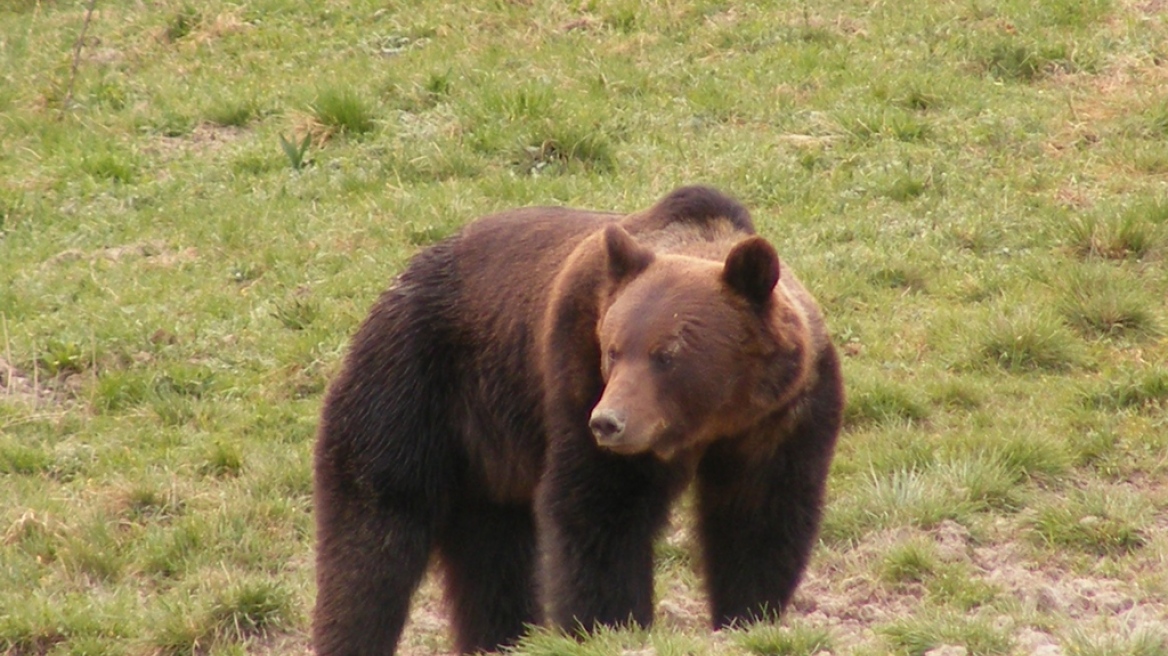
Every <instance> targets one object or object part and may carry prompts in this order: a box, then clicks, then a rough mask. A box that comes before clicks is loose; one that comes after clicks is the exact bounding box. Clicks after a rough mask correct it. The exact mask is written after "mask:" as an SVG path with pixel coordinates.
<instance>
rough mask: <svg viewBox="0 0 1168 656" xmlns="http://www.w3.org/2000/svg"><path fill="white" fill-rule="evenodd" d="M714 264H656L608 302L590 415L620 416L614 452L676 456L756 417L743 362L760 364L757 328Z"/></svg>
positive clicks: (665, 259) (757, 320)
mask: <svg viewBox="0 0 1168 656" xmlns="http://www.w3.org/2000/svg"><path fill="white" fill-rule="evenodd" d="M721 271H722V263H720V262H716V261H713V262H712V261H709V260H701V259H696V258H690V257H683V256H668V255H666V256H660V257H658V258H657V260H655V261H654V262H653V264H651V265H650V266H649V268H648V269H647V270H646V271H644V272H643V273H641V274H640V275H639V276H637V277H636V278H635V279H633V280H632V281H631V282H629V283H628V285H627V286H626V287H625V288H624V289H623V290H622V291H621V292H620V293H619V294H618V295H617V297H616V299H615V301H614V302H613V304H612V305H611V306H610V307H609V308H608V311H607V312H605V314H604V316H603V317H602V319H601V321H600V325H599V338H600V347H601V358H602V362H601V372H602V374H603V376H604V381H605V388H604V392H603V394H602V396H601V398H600V401H599V402H598V403H597V404H596V408H595V409H594V411H593V416H596V415H597V413H600V412H608V413H612V414H613V415H614V416H618V417H620V418H621V420H622V422H623V424H624V430H623V431H622V433H621V434H620V435H619V439H617V440H613V441H611V442H608V443H605V444H602V446H603V447H604V448H607V449H609V450H611V451H614V452H617V453H622V454H637V453H646V452H652V453H653V454H655V455H656V456H657V457H659V458H661V459H662V460H669V459H671V458H673V457H674V456H676V455H677V454H678V453H679V452H681V451H685V450H688V449H690V448H691V447H694V446H697V445H700V444H706V443H708V442H710V441H712V440H714V439H716V438H718V437H719V436H723V435H727V434H731V433H733V432H735V431H736V430H742V429H743V428H744V427H745V425H746V423H747V422H748V421H753V420H754V419H757V416H756V413H754V412H751V408H749V407H743V405H744V404H750V403H751V400H752V399H753V398H754V397H755V396H756V395H755V394H754V393H753V392H754V388H755V387H756V384H757V381H755V380H752V379H750V378H748V375H747V373H746V372H752V371H761V370H764V369H765V366H758V367H756V366H744V361H745V360H750V359H756V358H761V359H770V358H772V357H773V355H774V351H775V349H774V348H768V347H766V346H763V345H766V344H769V343H770V342H769V340H767V339H765V338H760V333H762V332H764V331H766V328H765V326H764V325H763V320H762V319H761V317H760V316H759V315H758V314H757V313H756V311H755V310H753V309H752V308H750V307H749V305H748V303H746V302H745V301H744V300H743V299H741V298H738V297H737V296H735V295H734V294H733V293H732V292H731V291H729V290H728V289H727V288H726V286H725V285H724V283H723V282H722V281H721V278H720V274H721Z"/></svg>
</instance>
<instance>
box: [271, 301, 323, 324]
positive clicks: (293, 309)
mask: <svg viewBox="0 0 1168 656" xmlns="http://www.w3.org/2000/svg"><path fill="white" fill-rule="evenodd" d="M272 316H273V317H275V318H276V319H277V320H278V321H279V322H280V323H281V324H283V325H284V327H285V328H287V329H289V330H304V329H305V328H308V327H309V326H311V325H312V323H313V322H314V321H316V318H317V317H318V316H320V305H319V304H317V303H316V302H315V301H313V300H311V299H303V298H292V299H290V300H288V301H286V302H284V303H281V304H280V305H278V306H277V307H276V310H275V311H274V312H273V313H272Z"/></svg>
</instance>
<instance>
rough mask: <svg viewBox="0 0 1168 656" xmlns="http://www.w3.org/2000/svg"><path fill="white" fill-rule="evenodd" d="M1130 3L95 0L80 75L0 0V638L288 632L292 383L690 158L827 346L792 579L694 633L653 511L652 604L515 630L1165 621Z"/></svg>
mask: <svg viewBox="0 0 1168 656" xmlns="http://www.w3.org/2000/svg"><path fill="white" fill-rule="evenodd" d="M1154 4H1155V3H1150V4H1149V3H1139V2H1116V1H1115V0H1090V1H1087V2H1074V1H1072V0H1040V1H1038V2H1022V1H1021V0H978V1H976V2H969V1H966V0H939V1H937V2H929V3H887V2H886V3H871V2H860V1H858V0H830V1H829V2H821V3H809V2H802V3H777V2H764V3H758V4H741V3H739V4H735V3H728V2H723V1H720V0H695V1H693V2H688V3H680V4H679V3H656V4H654V3H648V4H646V3H633V2H628V1H625V0H596V1H593V2H582V3H530V2H495V1H493V0H482V1H478V0H472V1H471V2H466V3H418V2H414V3H409V2H407V3H389V4H387V3H384V2H375V1H373V0H332V1H330V2H325V3H297V2H292V1H291V0H262V1H261V2H254V3H242V4H241V3H229V2H224V1H222V0H209V1H208V2H201V3H193V2H189V1H186V0H159V1H158V2H153V3H149V6H144V5H142V4H141V3H126V2H123V3H116V2H98V3H97V5H96V7H97V11H96V12H95V13H94V15H93V18H92V21H91V23H90V25H89V27H88V29H87V34H86V38H85V40H84V41H83V42H82V49H81V51H80V57H79V59H78V62H77V68H76V74H75V76H74V73H73V70H72V69H73V66H72V64H73V46H74V44H75V42H76V40H77V37H78V34H79V32H80V30H81V27H82V24H83V22H84V19H85V3H82V2H73V3H62V2H55V3H54V2H36V1H34V0H15V1H12V2H0V35H3V37H2V38H0V139H2V141H3V145H4V147H3V148H2V149H0V499H4V503H3V504H0V654H53V655H54V656H56V655H59V654H122V653H148V654H196V653H197V654H242V653H260V654H276V653H301V652H303V651H304V649H305V648H306V645H307V631H308V626H309V616H310V611H311V607H312V600H313V595H314V590H313V583H312V581H313V571H312V546H313V536H312V514H311V511H312V508H311V465H310V463H311V449H312V440H313V435H314V430H315V426H316V420H317V419H316V418H317V414H318V412H319V407H320V400H321V396H322V394H323V392H324V389H325V387H326V385H327V383H328V381H329V380H330V379H331V377H332V376H333V375H335V373H336V371H337V368H338V366H339V363H340V359H341V358H342V357H343V353H344V349H345V345H346V341H347V339H348V337H349V335H351V334H352V332H353V331H354V329H355V328H356V326H357V325H358V323H359V322H360V321H361V319H362V317H363V316H364V314H365V312H366V311H367V309H368V307H369V306H370V304H371V303H372V302H373V301H374V299H376V297H377V295H378V294H379V293H380V292H381V291H382V289H384V287H385V286H386V284H387V283H388V281H389V280H390V279H391V278H392V276H393V275H394V274H395V273H397V272H398V271H400V270H401V268H402V267H403V266H404V265H405V263H406V262H407V260H408V258H409V257H410V256H411V255H412V254H414V253H416V252H417V251H418V250H419V249H420V248H422V247H424V246H426V245H428V244H431V243H434V242H436V241H438V240H440V239H442V238H444V237H446V236H448V235H450V234H452V233H454V232H455V231H457V230H458V229H459V228H460V227H461V226H462V225H464V224H465V223H466V222H467V221H469V220H471V219H472V218H473V217H476V216H479V215H482V214H486V213H489V212H494V211H498V210H501V209H505V208H509V207H515V206H520V205H555V204H568V205H575V206H585V207H594V208H599V209H611V210H619V211H633V210H637V209H641V208H643V207H645V206H647V205H648V204H650V203H652V202H653V201H654V200H656V199H657V198H659V197H660V196H661V195H662V194H663V193H665V192H667V191H668V190H670V189H671V188H673V187H675V186H677V185H681V184H687V183H706V184H713V185H716V186H719V187H722V188H724V189H725V190H726V191H728V192H730V193H732V194H733V195H735V196H737V197H739V198H740V199H741V200H742V201H744V202H745V203H746V204H747V205H748V206H749V207H750V209H751V211H752V212H753V215H754V217H755V220H756V223H757V225H758V228H759V230H760V232H762V233H763V234H764V235H765V236H766V237H768V238H769V239H770V240H772V241H773V242H774V243H775V245H776V247H777V249H778V250H779V252H780V253H782V255H783V257H784V261H785V262H786V263H787V264H789V265H790V267H791V269H792V270H793V271H795V272H797V273H798V274H799V275H800V277H801V278H802V280H803V281H804V282H805V284H806V285H807V286H808V287H809V288H810V289H811V290H812V291H813V293H814V294H815V295H816V296H817V297H818V298H819V299H820V301H821V303H822V305H823V309H824V312H825V314H826V316H827V321H828V326H829V329H830V330H831V332H832V335H833V336H834V337H835V338H836V341H837V343H838V344H839V346H840V350H841V352H842V353H843V354H844V372H845V376H846V380H847V384H848V397H849V401H848V407H847V414H846V428H845V432H844V434H843V435H842V437H841V440H840V444H839V451H838V457H837V459H836V461H835V462H834V464H833V468H832V474H831V480H830V486H829V493H828V506H827V509H826V516H825V521H824V530H823V535H822V540H821V544H820V546H819V548H818V549H817V551H816V553H815V556H814V558H813V562H812V570H811V573H810V574H809V576H808V579H807V581H806V583H805V584H804V586H803V588H802V590H801V592H800V597H799V598H798V599H797V601H796V604H795V607H794V608H793V610H792V611H791V613H790V614H789V616H788V617H786V618H784V619H783V620H782V622H781V623H780V624H777V625H774V626H771V625H762V626H758V627H742V628H740V629H738V630H735V631H732V632H724V633H723V634H718V635H714V634H712V633H711V632H710V630H709V629H708V624H707V621H706V618H705V617H704V613H705V607H704V604H703V597H702V588H701V582H700V581H701V579H700V575H699V573H698V572H697V571H696V568H697V563H698V562H699V561H698V559H696V558H694V557H693V555H694V554H696V553H698V552H697V550H696V545H693V544H691V540H690V539H689V538H688V537H686V535H688V534H687V532H686V528H687V527H686V520H685V519H684V518H682V519H679V520H678V526H677V530H676V532H675V534H671V535H670V537H669V538H668V540H667V541H663V542H662V543H661V545H660V546H659V547H658V549H657V552H656V553H657V554H658V560H659V564H658V578H659V581H658V589H659V591H660V596H661V597H662V601H663V604H662V610H661V612H659V615H658V619H659V622H658V625H657V626H656V627H655V628H654V629H653V630H651V631H646V632H606V633H603V634H601V635H598V636H596V637H593V638H590V639H587V640H583V641H577V640H575V639H572V638H567V637H564V636H559V635H556V634H554V633H552V632H537V633H535V634H533V635H532V636H531V637H530V638H529V639H527V640H525V641H524V642H523V643H522V644H521V645H520V646H519V647H518V648H517V650H516V653H518V654H553V653H574V654H585V655H587V654H596V655H599V654H610V653H621V652H624V653H633V654H635V653H649V652H650V651H653V652H655V653H659V654H713V655H715V656H720V655H721V654H747V653H782V654H787V653H790V654H801V653H808V654H814V653H817V652H819V653H823V652H827V653H833V654H834V653H838V654H884V653H914V654H915V653H926V652H928V651H929V650H931V649H936V648H938V647H946V646H950V647H963V648H965V649H966V650H967V652H968V653H970V654H983V653H984V654H1027V653H1031V652H1032V651H1033V649H1031V645H1030V643H1029V642H1027V640H1029V639H1030V638H1034V636H1035V635H1038V636H1039V637H1040V638H1041V642H1043V643H1044V644H1048V645H1055V646H1058V647H1060V648H1062V649H1063V651H1064V652H1066V653H1068V654H1096V653H1120V654H1129V653H1130V654H1162V653H1164V635H1163V632H1156V631H1151V630H1146V629H1145V628H1144V626H1145V625H1147V626H1153V627H1155V626H1162V625H1164V624H1165V623H1168V586H1165V585H1164V583H1163V577H1162V573H1163V563H1164V561H1165V558H1166V557H1168V556H1166V554H1168V542H1166V540H1165V537H1164V536H1165V534H1166V532H1165V527H1166V526H1168V523H1166V522H1168V491H1166V489H1165V487H1164V485H1163V483H1162V481H1163V480H1165V476H1168V459H1166V457H1165V453H1168V377H1166V376H1168V375H1166V374H1165V373H1164V366H1163V363H1165V362H1168V339H1166V338H1165V334H1166V332H1168V309H1166V305H1165V302H1164V299H1166V298H1168V273H1166V272H1168V267H1165V258H1166V257H1168V194H1166V193H1165V190H1164V184H1165V180H1166V177H1165V176H1166V175H1168V155H1166V154H1165V153H1166V151H1165V148H1164V143H1165V141H1164V140H1165V138H1166V137H1168V104H1166V103H1165V101H1164V98H1163V93H1162V87H1163V74H1162V69H1163V65H1162V62H1163V60H1164V57H1165V50H1164V43H1168V22H1165V20H1164V18H1163V16H1161V14H1160V13H1158V12H1156V11H1155V9H1154V7H1153V5H1154ZM67 96H68V97H69V98H70V100H69V103H68V106H65V105H66V102H65V101H66V97H67ZM282 143H285V144H287V145H288V148H285V147H282V145H281V144H282ZM955 532H956V533H961V535H962V536H963V537H962V538H961V544H960V545H958V546H957V547H954V545H953V544H951V541H952V540H953V539H954V538H953V534H954V533H955ZM675 538H676V539H675ZM1083 590H1095V591H1102V592H1099V593H1098V594H1095V595H1089V594H1086V593H1085V592H1083ZM1117 600H1118V601H1117ZM416 606H417V610H416V613H415V615H416V617H415V621H414V622H412V623H411V625H410V628H409V629H408V630H407V636H406V640H405V643H404V647H403V652H402V653H406V654H428V653H436V652H441V651H443V650H446V649H448V648H449V642H448V639H447V637H446V633H445V627H444V625H443V624H442V622H441V621H440V613H439V611H438V609H440V608H441V601H440V594H439V592H438V591H437V588H436V587H435V586H434V585H428V586H427V587H426V588H425V589H424V591H423V593H422V594H421V595H420V597H419V600H418V603H417V604H416ZM1116 608H1119V609H1120V611H1116V610H1115V609H1116ZM1117 612H1118V613H1119V614H1118V615H1117ZM1027 635H1029V636H1030V638H1027V637H1026V636H1027Z"/></svg>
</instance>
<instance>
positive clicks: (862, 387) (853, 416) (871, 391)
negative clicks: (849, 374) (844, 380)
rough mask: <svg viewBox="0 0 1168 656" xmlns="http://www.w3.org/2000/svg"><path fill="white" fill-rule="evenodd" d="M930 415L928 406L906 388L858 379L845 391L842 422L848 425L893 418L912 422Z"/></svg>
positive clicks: (863, 424) (892, 419) (878, 422)
mask: <svg viewBox="0 0 1168 656" xmlns="http://www.w3.org/2000/svg"><path fill="white" fill-rule="evenodd" d="M928 418H929V408H928V406H927V405H925V403H923V402H922V401H921V399H919V398H918V397H917V395H916V394H915V393H914V392H913V391H912V390H911V389H909V388H907V387H905V386H902V385H897V384H895V383H891V382H886V381H878V382H875V383H868V384H864V382H861V381H857V384H856V385H855V386H854V387H853V388H852V390H851V393H850V394H849V395H848V404H847V407H846V408H845V410H844V423H845V425H846V426H848V427H849V428H857V427H862V426H868V425H873V424H888V423H894V422H905V423H910V424H911V423H915V422H920V421H924V420H926V419H928Z"/></svg>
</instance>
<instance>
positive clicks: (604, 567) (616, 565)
mask: <svg viewBox="0 0 1168 656" xmlns="http://www.w3.org/2000/svg"><path fill="white" fill-rule="evenodd" d="M668 479H669V473H668V471H667V470H666V469H665V467H664V466H662V465H661V464H660V463H658V462H656V461H654V460H653V459H652V458H651V457H650V456H638V457H625V456H616V455H612V454H608V453H604V452H600V451H599V450H598V449H597V448H596V447H595V446H594V445H592V444H591V438H590V436H583V435H581V436H580V437H579V440H577V441H575V444H563V443H560V444H559V445H553V447H552V448H551V449H549V453H548V465H547V470H546V472H545V475H544V477H543V480H542V481H541V483H540V487H539V489H538V491H537V499H536V510H537V521H538V529H539V538H540V551H541V557H542V562H541V568H542V571H541V594H542V600H543V603H544V606H545V608H546V610H547V616H548V619H549V620H550V621H551V623H552V625H553V626H557V627H559V628H561V629H564V630H567V631H577V630H580V629H583V630H585V631H590V630H593V629H595V628H596V627H597V626H600V625H604V626H622V625H628V624H630V623H633V624H637V625H640V626H649V625H650V624H651V623H652V621H653V539H654V537H655V536H656V535H657V533H658V532H659V531H660V529H661V527H662V526H663V525H664V523H665V519H666V517H667V510H668V505H669V497H670V485H669V480H668Z"/></svg>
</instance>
